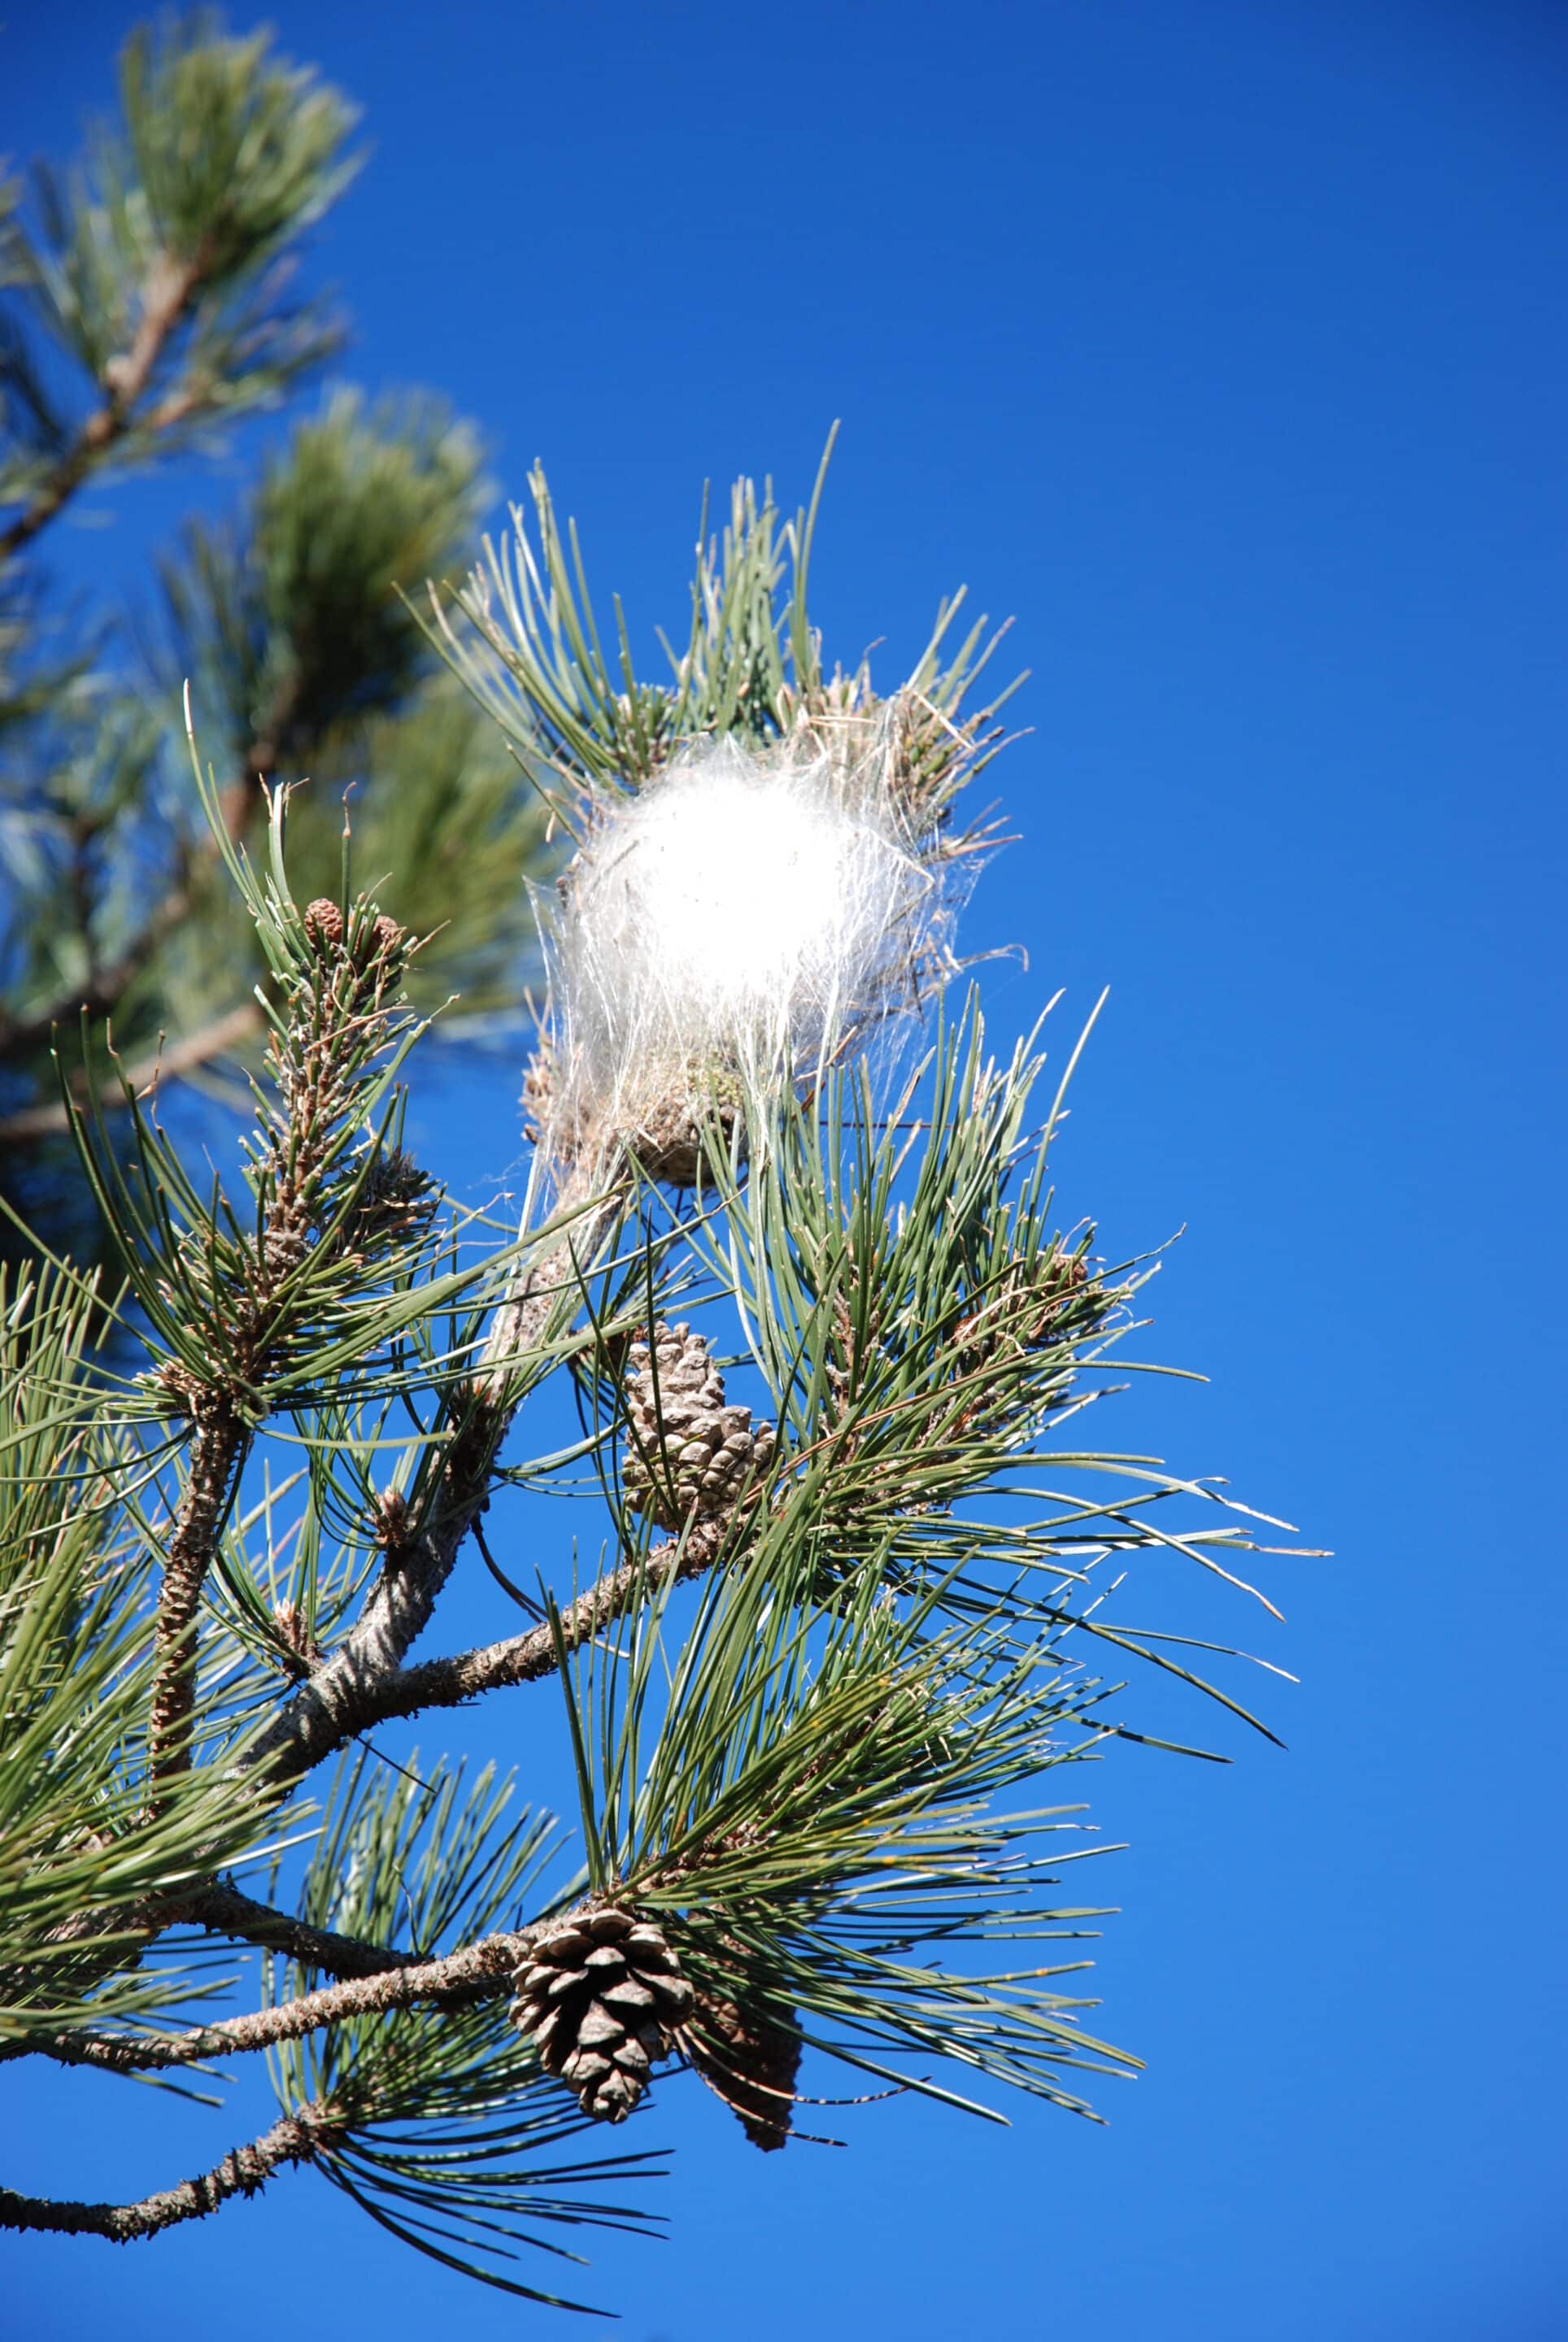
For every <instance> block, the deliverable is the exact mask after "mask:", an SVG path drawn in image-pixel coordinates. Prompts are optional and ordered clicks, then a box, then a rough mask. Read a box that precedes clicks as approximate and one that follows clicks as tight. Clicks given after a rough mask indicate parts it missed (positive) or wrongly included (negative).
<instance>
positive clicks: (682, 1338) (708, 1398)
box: [622, 1319, 774, 1530]
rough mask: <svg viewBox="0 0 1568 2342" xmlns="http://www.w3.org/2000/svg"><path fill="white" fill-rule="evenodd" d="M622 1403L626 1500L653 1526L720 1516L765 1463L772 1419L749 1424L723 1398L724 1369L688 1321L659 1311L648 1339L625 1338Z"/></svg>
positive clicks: (744, 1411) (741, 1410)
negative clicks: (627, 1352) (672, 1322)
mask: <svg viewBox="0 0 1568 2342" xmlns="http://www.w3.org/2000/svg"><path fill="white" fill-rule="evenodd" d="M626 1406H627V1418H628V1429H629V1433H630V1436H629V1437H628V1441H627V1446H626V1454H625V1456H624V1459H623V1464H622V1473H623V1478H624V1483H625V1487H626V1498H627V1503H628V1505H629V1506H630V1507H631V1509H632V1511H633V1512H634V1513H646V1514H648V1516H649V1518H650V1519H652V1520H654V1521H656V1522H657V1523H658V1526H659V1527H660V1528H664V1529H677V1530H678V1529H681V1528H684V1527H685V1526H686V1524H687V1522H688V1521H689V1520H690V1519H691V1517H692V1516H693V1515H694V1514H695V1515H696V1516H698V1517H699V1519H704V1520H713V1519H717V1518H719V1517H721V1516H723V1515H725V1514H726V1513H728V1512H729V1511H731V1510H732V1509H733V1507H734V1506H735V1503H736V1501H737V1499H738V1498H739V1495H740V1492H741V1490H742V1489H743V1488H744V1486H745V1485H746V1483H747V1481H748V1479H749V1478H750V1477H751V1476H753V1475H754V1474H759V1473H761V1472H765V1471H766V1470H767V1468H768V1465H769V1459H770V1458H771V1456H772V1453H773V1436H774V1435H773V1426H772V1425H771V1424H769V1423H759V1424H756V1425H754V1424H753V1423H752V1420H751V1409H750V1408H749V1406H726V1404H725V1399H724V1377H723V1376H722V1375H721V1374H720V1373H719V1369H718V1367H717V1366H715V1365H714V1363H713V1360H712V1358H711V1356H709V1348H708V1345H707V1343H706V1342H705V1341H704V1340H703V1338H702V1336H701V1335H700V1334H694V1333H693V1332H692V1331H691V1329H690V1327H689V1326H667V1325H665V1323H664V1322H663V1320H662V1319H660V1321H659V1323H658V1325H657V1326H655V1327H654V1329H653V1339H652V1341H651V1343H649V1342H647V1341H642V1342H634V1343H633V1344H632V1346H631V1371H630V1372H629V1374H628V1376H627V1378H626Z"/></svg>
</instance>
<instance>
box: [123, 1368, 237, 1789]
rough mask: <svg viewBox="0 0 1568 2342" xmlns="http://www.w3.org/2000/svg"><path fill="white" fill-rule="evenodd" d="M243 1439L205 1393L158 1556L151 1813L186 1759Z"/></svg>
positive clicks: (230, 1415)
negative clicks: (206, 1605) (205, 1590)
mask: <svg viewBox="0 0 1568 2342" xmlns="http://www.w3.org/2000/svg"><path fill="white" fill-rule="evenodd" d="M249 1444H250V1439H249V1434H248V1433H247V1432H246V1427H245V1426H244V1424H243V1423H242V1422H241V1421H240V1419H239V1417H238V1416H236V1414H235V1413H234V1412H233V1410H232V1408H231V1407H230V1406H228V1404H227V1402H226V1400H224V1399H222V1398H209V1399H208V1400H207V1403H206V1406H205V1411H204V1413H203V1415H202V1416H200V1417H199V1418H198V1421H197V1427H196V1437H195V1440H194V1441H193V1443H192V1446H191V1460H190V1475H189V1477H188V1478H187V1480H186V1490H185V1495H184V1496H183V1497H182V1498H181V1500H180V1507H179V1511H178V1513H177V1515H176V1519H175V1527H174V1534H173V1536H171V1537H170V1539H169V1544H168V1549H167V1551H166V1554H165V1556H164V1574H163V1584H162V1586H160V1588H159V1590H158V1610H157V1626H156V1651H157V1667H156V1678H155V1681H154V1685H153V1696H152V1711H151V1715H150V1716H149V1718H148V1724H147V1773H148V1777H149V1779H150V1781H151V1783H152V1787H153V1809H154V1811H155V1812H156V1810H157V1807H158V1794H157V1793H158V1788H159V1786H160V1785H161V1784H163V1783H166V1782H167V1781H168V1780H170V1779H172V1778H173V1777H174V1776H175V1775H176V1774H178V1773H183V1772H184V1771H185V1770H186V1768H187V1767H188V1766H189V1763H190V1720H191V1711H192V1708H193V1706H195V1702H196V1615H197V1612H198V1611H199V1609H200V1607H201V1592H202V1586H203V1585H204V1583H205V1582H206V1573H207V1571H208V1569H209V1568H210V1566H211V1565H212V1558H213V1556H214V1554H215V1553H216V1550H217V1541H218V1539H219V1537H220V1536H222V1534H223V1528H224V1523H225V1522H226V1519H227V1518H228V1510H229V1506H231V1505H232V1503H233V1502H234V1495H235V1490H236V1487H237V1486H238V1485H239V1476H240V1471H241V1468H242V1467H243V1466H244V1463H245V1458H246V1450H247V1448H248V1446H249Z"/></svg>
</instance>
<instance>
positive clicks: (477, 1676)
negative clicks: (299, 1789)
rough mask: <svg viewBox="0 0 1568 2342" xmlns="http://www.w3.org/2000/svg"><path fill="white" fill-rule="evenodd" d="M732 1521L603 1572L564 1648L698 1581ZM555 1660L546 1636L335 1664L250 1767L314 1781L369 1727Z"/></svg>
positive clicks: (572, 1622)
mask: <svg viewBox="0 0 1568 2342" xmlns="http://www.w3.org/2000/svg"><path fill="white" fill-rule="evenodd" d="M728 1531H729V1521H728V1520H718V1521H700V1522H697V1523H694V1524H693V1526H692V1527H691V1528H690V1529H689V1531H688V1532H687V1534H686V1536H684V1537H683V1538H679V1539H677V1538H673V1537H672V1538H670V1539H669V1540H668V1542H667V1543H666V1544H663V1545H658V1546H655V1547H654V1548H653V1551H652V1552H651V1553H650V1554H649V1555H648V1557H647V1559H646V1560H644V1561H640V1562H631V1561H627V1562H622V1563H621V1564H620V1566H619V1567H618V1568H616V1569H612V1570H607V1571H606V1573H605V1575H604V1576H602V1577H600V1578H598V1579H597V1580H596V1581H595V1583H594V1584H593V1585H592V1586H589V1587H588V1590H587V1591H586V1592H585V1593H583V1594H579V1595H578V1598H577V1600H576V1601H575V1602H570V1603H568V1605H567V1606H566V1608H565V1609H564V1610H563V1611H562V1612H561V1614H560V1631H561V1641H562V1644H563V1645H564V1646H565V1648H566V1650H567V1651H568V1653H570V1652H572V1651H576V1650H578V1649H580V1647H581V1646H582V1645H583V1644H584V1643H587V1642H589V1641H591V1640H592V1638H593V1636H595V1635H597V1634H599V1633H600V1632H602V1630H603V1629H604V1628H605V1627H606V1626H610V1625H611V1624H613V1622H614V1621H615V1620H616V1619H617V1618H619V1617H621V1616H624V1615H625V1613H626V1612H627V1611H628V1610H630V1609H632V1608H634V1607H635V1606H636V1605H637V1604H638V1603H639V1602H645V1601H647V1600H648V1599H649V1598H650V1597H651V1596H654V1595H656V1594H658V1592H660V1591H661V1590H662V1589H663V1588H664V1587H665V1586H668V1585H670V1584H678V1583H680V1582H682V1581H684V1580H685V1579H687V1578H690V1577H699V1576H701V1575H702V1573H703V1572H704V1571H705V1570H708V1569H710V1568H711V1567H712V1566H713V1564H714V1563H715V1562H716V1561H717V1560H718V1558H719V1554H720V1553H721V1552H722V1550H723V1547H724V1544H725V1539H726V1536H727V1534H728ZM558 1664H559V1661H558V1651H557V1646H556V1640H555V1636H554V1634H553V1633H552V1631H551V1628H550V1627H549V1626H548V1625H546V1626H534V1627H531V1628H530V1629H529V1630H528V1633H527V1634H524V1635H514V1636H508V1638H507V1639H506V1640H505V1641H504V1642H499V1643H489V1644H487V1645H485V1646H482V1647H479V1648H477V1649H474V1650H469V1651H459V1652H455V1653H453V1654H452V1655H451V1656H449V1657H447V1658H439V1659H427V1660H425V1661H423V1662H422V1663H421V1664H420V1665H419V1666H413V1667H396V1668H382V1669H379V1670H377V1669H376V1668H366V1669H353V1670H351V1669H348V1668H340V1667H339V1666H338V1665H337V1660H331V1661H329V1662H328V1663H327V1666H325V1667H323V1668H322V1669H320V1671H319V1672H318V1673H317V1675H315V1676H312V1678H311V1680H310V1681H309V1683H307V1684H306V1685H305V1686H302V1688H301V1689H300V1691H299V1692H297V1694H296V1695H295V1696H294V1698H293V1699H292V1700H291V1701H290V1702H289V1704H288V1706H286V1708H285V1709H284V1710H283V1711H282V1713H281V1714H280V1715H279V1716H278V1718H277V1721H276V1724H275V1725H274V1726H273V1727H272V1729H271V1730H270V1732H268V1733H267V1734H266V1736H265V1737H264V1738H263V1739H262V1741H261V1742H260V1743H259V1744H258V1745H257V1746H256V1750H255V1751H254V1753H253V1754H252V1755H251V1757H249V1758H248V1760H247V1765H248V1766H249V1767H261V1766H265V1767H267V1768H268V1769H269V1770H271V1771H272V1772H273V1774H274V1777H275V1778H276V1779H277V1780H278V1781H288V1780H293V1779H297V1777H299V1776H300V1775H301V1774H304V1773H308V1772H310V1771H311V1770H312V1769H313V1768H314V1767H316V1766H317V1765H319V1764H320V1763H321V1762H322V1761H323V1760H324V1758H326V1757H329V1756H331V1755H332V1754H333V1752H334V1751H335V1750H336V1749H337V1748H340V1747H341V1746H343V1745H344V1743H345V1742H347V1741H349V1740H352V1739H354V1738H356V1737H357V1736H358V1735H359V1734H360V1733H362V1732H366V1731H367V1730H368V1729H369V1728H370V1727H371V1726H373V1725H377V1724H387V1723H389V1722H391V1721H393V1720H394V1719H396V1718H397V1717H400V1716H417V1715H419V1714H420V1713H421V1712H422V1711H423V1710H424V1709H426V1708H429V1707H458V1706H462V1704H463V1703H464V1702H465V1701H466V1700H470V1699H477V1698H479V1697H480V1696H482V1695H483V1694H484V1693H486V1692H490V1691H500V1690H503V1689H505V1688H507V1687H508V1686H511V1685H514V1684H525V1683H537V1682H538V1681H539V1680H540V1678H541V1677H543V1676H550V1675H553V1674H554V1673H555V1671H556V1668H557V1666H558Z"/></svg>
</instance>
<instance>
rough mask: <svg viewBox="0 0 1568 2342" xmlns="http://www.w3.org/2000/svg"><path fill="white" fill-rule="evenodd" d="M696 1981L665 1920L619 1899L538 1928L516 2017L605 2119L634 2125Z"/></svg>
mask: <svg viewBox="0 0 1568 2342" xmlns="http://www.w3.org/2000/svg"><path fill="white" fill-rule="evenodd" d="M691 2004H692V1992H691V1987H690V1986H689V1984H688V1983H687V1981H686V1978H685V1977H683V1976H682V1975H681V1973H680V1967H679V1963H678V1961H677V1959H676V1957H675V1954H674V1953H673V1952H672V1951H671V1950H670V1948H669V1946H668V1943H667V1942H666V1941H665V1938H664V1937H663V1935H662V1933H661V1932H660V1930H659V1929H658V1927H652V1926H650V1925H649V1924H648V1922H647V1921H646V1920H641V1921H639V1920H638V1918H637V1917H635V1916H634V1915H633V1913H631V1912H630V1911H625V1910H621V1909H619V1908H618V1907H616V1906H614V1905H608V1906H606V1907H604V1908H603V1909H599V1910H587V1911H574V1912H572V1913H571V1914H570V1916H569V1917H567V1918H564V1919H560V1920H558V1921H557V1922H556V1923H555V1925H554V1926H552V1927H548V1928H547V1929H544V1930H542V1931H541V1932H540V1933H538V1934H537V1935H535V1936H534V1937H532V1938H531V1940H530V1942H529V1945H528V1950H527V1951H526V1952H525V1953H524V1955H523V1957H522V1958H521V1960H520V1961H519V1962H518V1970H517V1997H516V1999H515V2000H514V2001H513V2002H512V2005H511V2018H512V2022H513V2024H514V2025H515V2026H516V2027H517V2028H518V2032H519V2033H521V2034H522V2035H523V2036H524V2037H525V2038H526V2039H528V2040H530V2041H531V2042H532V2043H533V2044H534V2046H535V2047H536V2048H537V2049H538V2053H539V2062H540V2064H541V2065H542V2066H543V2067H544V2068H545V2071H546V2072H547V2073H548V2074H554V2075H556V2076H557V2077H558V2079H560V2080H561V2081H563V2082H565V2083H567V2084H568V2086H569V2087H570V2088H571V2089H573V2090H574V2091H575V2092H576V2093H577V2098H578V2105H579V2106H580V2107H582V2110H583V2112H584V2114H586V2115H591V2116H592V2117H594V2119H595V2121H596V2122H611V2123H618V2122H624V2121H625V2120H626V2118H627V2117H628V2115H629V2114H630V2113H631V2111H632V2109H633V2107H635V2106H636V2105H637V2103H638V2099H639V2098H640V2097H642V2094H643V2092H644V2091H645V2090H646V2089H647V2087H648V2079H649V2077H650V2075H651V2072H652V2069H653V2067H655V2066H656V2065H657V2064H658V2061H659V2059H660V2058H661V2057H668V2055H669V2050H670V2033H671V2030H672V2028H673V2027H675V2026H677V2025H678V2024H679V2023H680V2021H681V2019H682V2018H683V2017H685V2016H686V2015H687V2012H688V2011H689V2008H690V2007H691Z"/></svg>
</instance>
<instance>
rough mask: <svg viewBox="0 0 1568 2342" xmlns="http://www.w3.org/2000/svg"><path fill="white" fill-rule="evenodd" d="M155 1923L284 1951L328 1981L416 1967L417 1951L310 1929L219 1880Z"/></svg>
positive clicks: (188, 1898)
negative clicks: (205, 1932) (319, 1970)
mask: <svg viewBox="0 0 1568 2342" xmlns="http://www.w3.org/2000/svg"><path fill="white" fill-rule="evenodd" d="M158 1925H159V1926H160V1927H205V1928H206V1930H207V1932H208V1934H209V1935H215V1936H226V1937H230V1938H231V1939H233V1940H236V1941H237V1942H239V1943H244V1944H255V1945H256V1946H258V1947H259V1948H260V1949H261V1950H263V1951H267V1952H282V1953H285V1954H286V1956H287V1957H289V1958H290V1959H292V1960H297V1961H298V1962H299V1963H300V1965H301V1967H313V1968H319V1969H321V1971H322V1972H323V1974H324V1975H327V1976H330V1977H370V1976H380V1975H383V1974H384V1973H385V1972H386V1971H387V1969H388V1968H404V1967H417V1966H418V1965H419V1955H418V1954H417V1952H399V1951H397V1950H395V1949H394V1948H393V1947H392V1946H391V1945H390V1944H368V1943H365V1942H363V1941H362V1940H361V1939H360V1938H359V1937H357V1936H339V1935H337V1934H335V1933H334V1932H333V1930H332V1929H331V1928H328V1927H310V1926H309V1925H307V1922H306V1921H305V1920H303V1919H296V1918H294V1917H292V1916H291V1915H290V1913H288V1912H286V1911H278V1910H275V1909H274V1907H273V1906H272V1905H271V1904H270V1903H258V1902H257V1901H256V1898H255V1897H253V1896H250V1895H246V1894H245V1893H243V1892H242V1890H241V1889H240V1888H239V1887H231V1886H229V1885H228V1884H227V1882H226V1880H223V1879H217V1880H215V1881H214V1883H213V1884H212V1885H211V1886H208V1887H201V1888H198V1889H197V1891H196V1893H195V1894H192V1895H187V1896H184V1897H181V1898H180V1899H179V1900H178V1901H177V1902H176V1904H174V1905H173V1906H172V1907H168V1908H166V1909H165V1910H162V1911H160V1913H159V1915H158Z"/></svg>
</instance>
